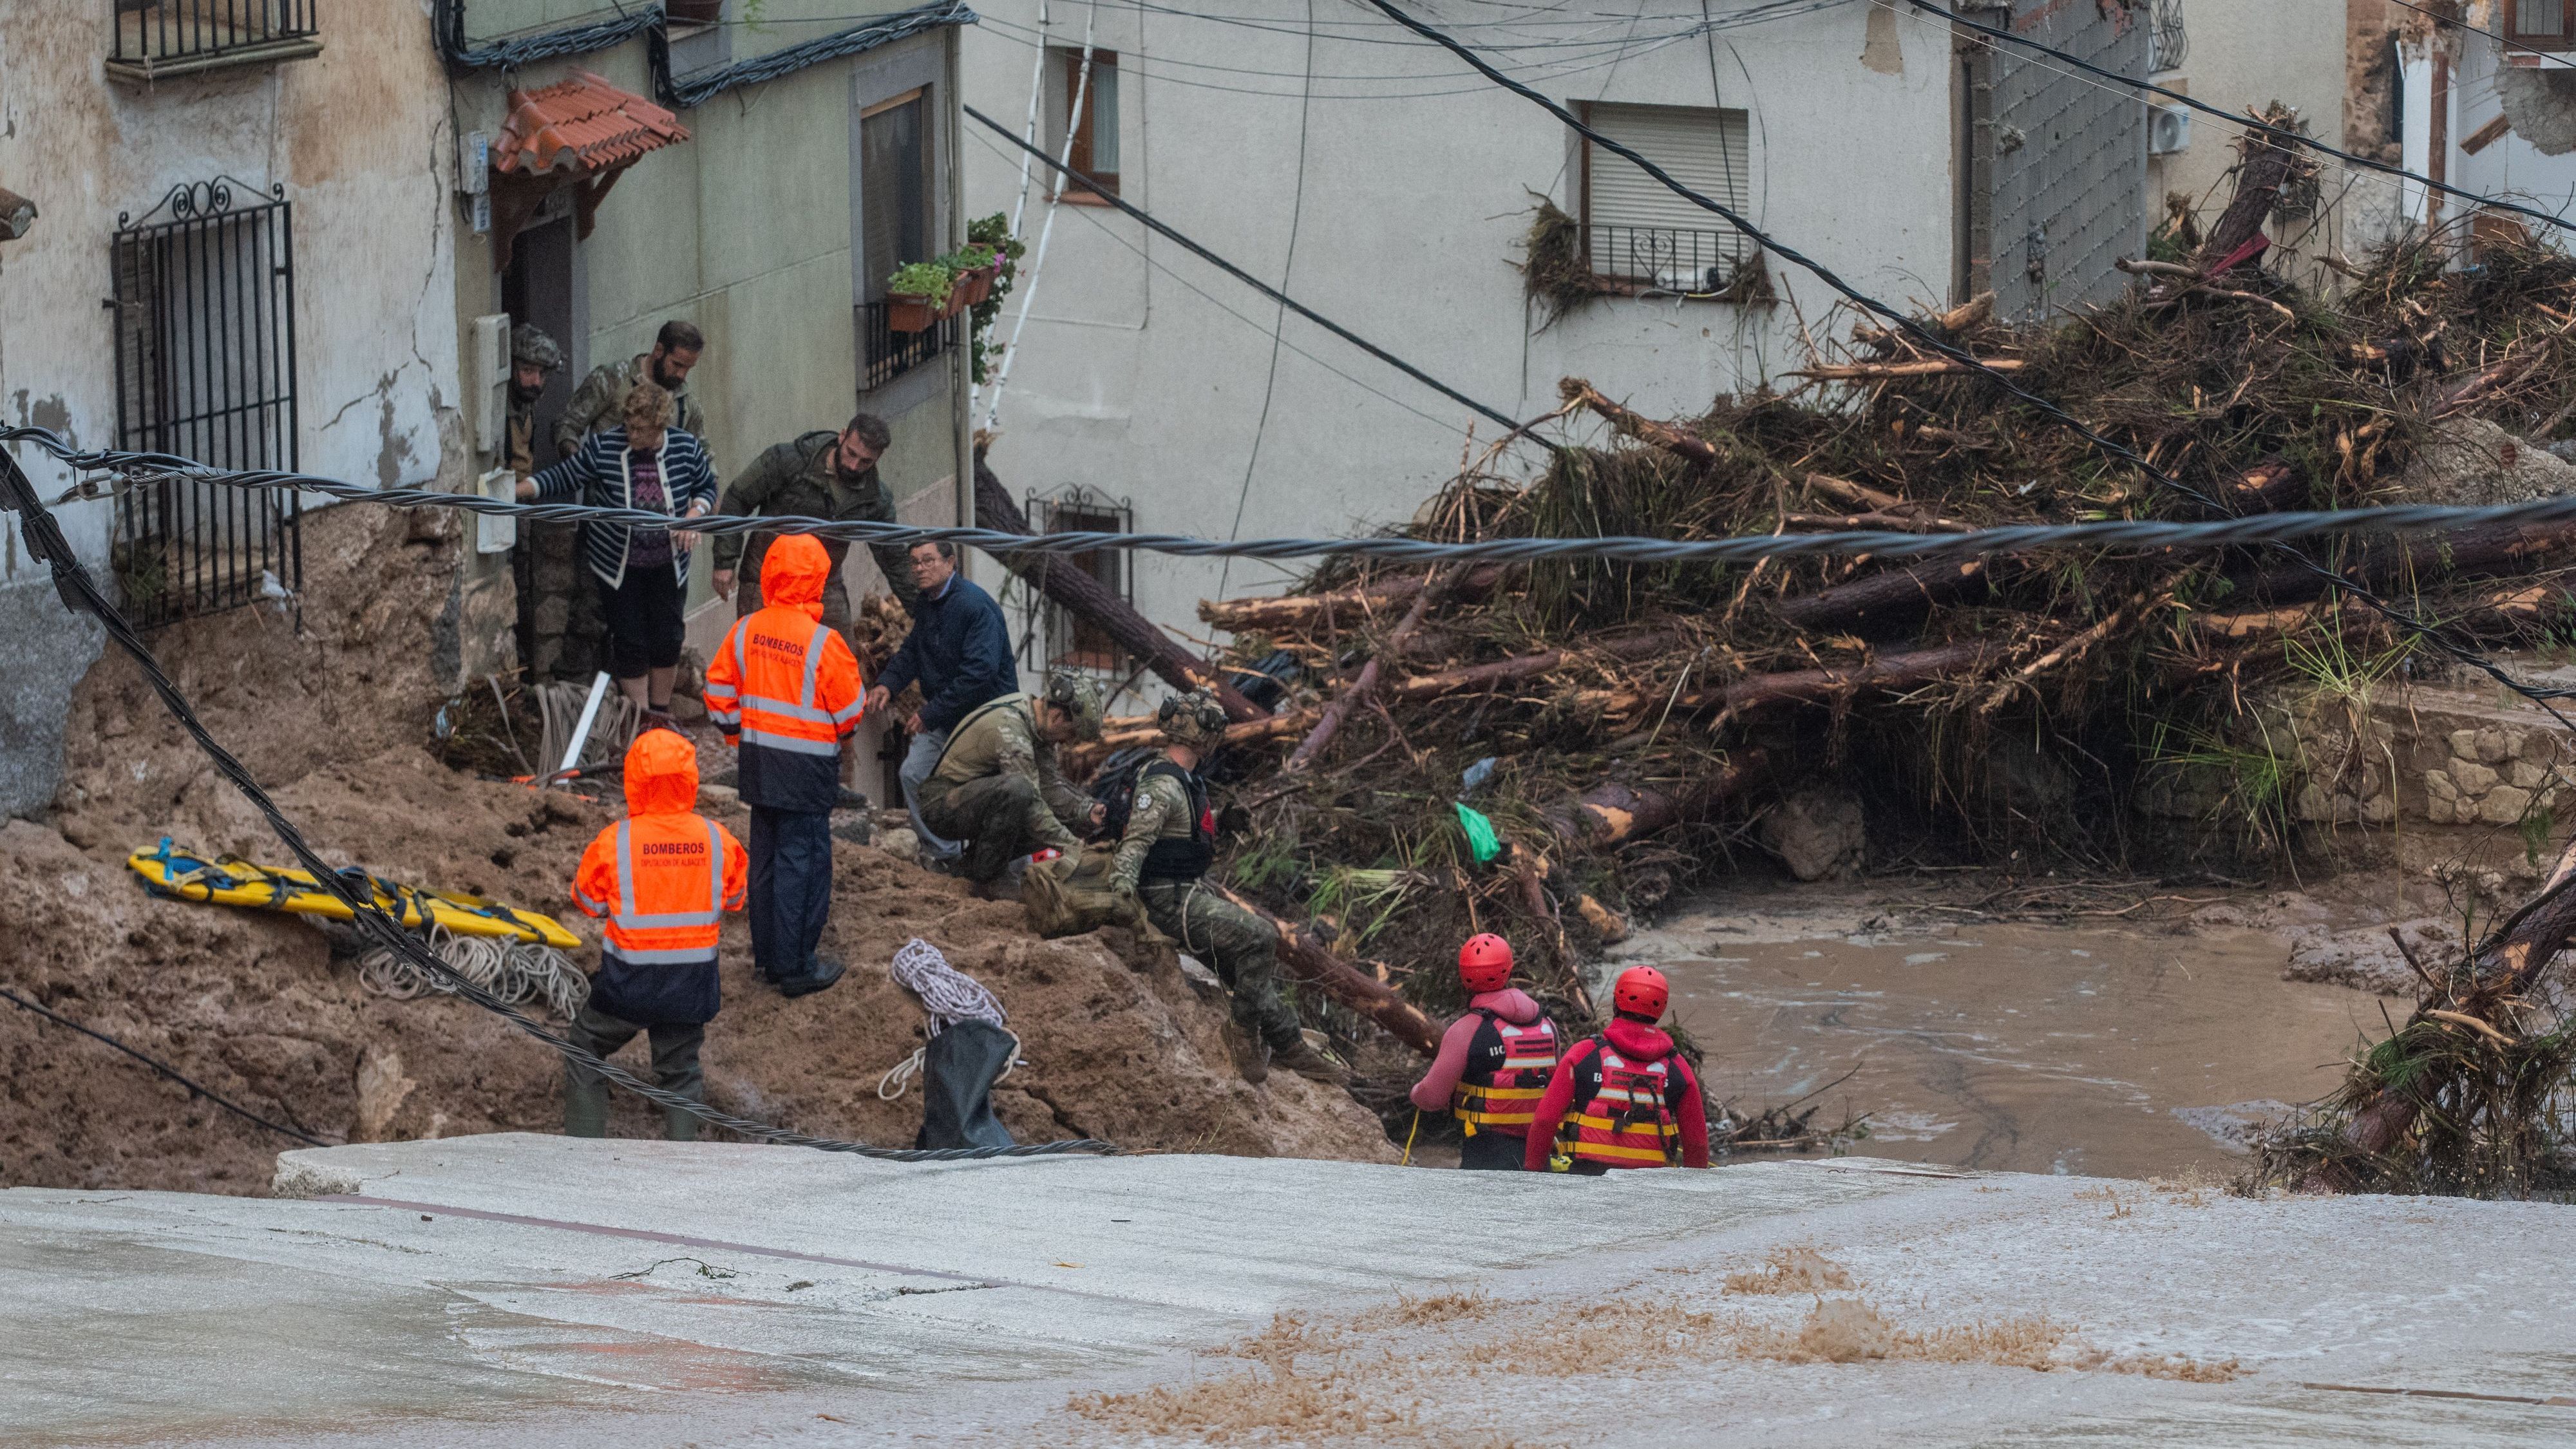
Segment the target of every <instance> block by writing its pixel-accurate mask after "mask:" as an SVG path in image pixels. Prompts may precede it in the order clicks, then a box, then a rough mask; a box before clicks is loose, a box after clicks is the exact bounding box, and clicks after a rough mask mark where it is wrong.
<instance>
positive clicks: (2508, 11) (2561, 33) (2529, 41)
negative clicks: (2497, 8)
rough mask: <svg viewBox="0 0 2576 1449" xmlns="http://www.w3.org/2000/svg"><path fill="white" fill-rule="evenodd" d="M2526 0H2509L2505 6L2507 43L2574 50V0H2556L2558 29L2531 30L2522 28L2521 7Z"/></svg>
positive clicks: (2505, 35) (2534, 48) (2575, 23)
mask: <svg viewBox="0 0 2576 1449" xmlns="http://www.w3.org/2000/svg"><path fill="white" fill-rule="evenodd" d="M2525 3H2526V0H2510V3H2509V4H2508V5H2507V6H2506V7H2505V13H2504V25H2503V32H2504V38H2505V40H2506V42H2507V43H2508V44H2511V45H2516V46H2526V47H2528V48H2530V49H2532V50H2576V0H2558V29H2557V30H2556V31H2554V32H2552V31H2533V30H2525V29H2523V28H2522V7H2523V5H2524V4H2525Z"/></svg>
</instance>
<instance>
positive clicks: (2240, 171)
mask: <svg viewBox="0 0 2576 1449" xmlns="http://www.w3.org/2000/svg"><path fill="white" fill-rule="evenodd" d="M2262 119H2263V122H2264V124H2265V125H2266V126H2267V127H2274V128H2286V127H2288V126H2290V125H2291V124H2293V123H2294V122H2296V121H2297V119H2298V118H2297V117H2296V116H2294V115H2292V114H2290V113H2289V112H2288V111H2286V110H2284V109H2282V108H2281V107H2280V106H2279V105H2277V104H2276V105H2274V106H2272V107H2270V108H2269V109H2267V110H2266V111H2265V112H2264V114H2263V118H2262ZM2239 150H2240V154H2241V155H2242V156H2243V158H2244V159H2242V160H2241V161H2239V162H2238V163H2237V167H2236V194H2235V195H2234V196H2231V197H2229V198H2228V201H2227V209H2226V210H2225V211H2222V212H2220V213H2219V214H2218V220H2217V221H2216V222H2215V223H2213V224H2212V225H2211V226H2210V228H2209V240H2208V241H2206V242H2204V243H2202V244H2201V248H2200V255H2199V257H2198V259H2197V260H2198V262H2199V264H2200V266H2199V270H2200V273H2201V275H2202V276H2204V277H2212V276H2216V275H2218V274H2220V273H2222V272H2225V271H2227V270H2230V269H2232V268H2234V267H2238V266H2242V265H2243V264H2245V263H2246V262H2248V261H2251V260H2252V259H2253V258H2254V257H2256V256H2259V255H2261V254H2262V251H2263V246H2262V245H2261V242H2262V239H2263V228H2264V227H2266V226H2268V225H2270V224H2271V220H2272V211H2273V209H2274V208H2275V207H2278V206H2279V205H2280V204H2281V189H2282V187H2284V186H2285V185H2287V184H2288V183H2289V181H2290V179H2291V177H2292V176H2293V175H2294V174H2296V173H2297V172H2298V171H2300V170H2301V169H2302V167H2303V164H2304V163H2302V162H2301V161H2300V159H2299V156H2298V153H2297V152H2296V151H2294V150H2293V149H2292V148H2290V147H2289V146H2287V145H2284V144H2282V142H2281V140H2280V133H2279V130H2278V129H2268V130H2261V131H2253V130H2249V131H2247V132H2246V133H2245V138H2244V140H2243V141H2242V142H2241V143H2240V146H2239ZM2257 300H2261V299H2257Z"/></svg>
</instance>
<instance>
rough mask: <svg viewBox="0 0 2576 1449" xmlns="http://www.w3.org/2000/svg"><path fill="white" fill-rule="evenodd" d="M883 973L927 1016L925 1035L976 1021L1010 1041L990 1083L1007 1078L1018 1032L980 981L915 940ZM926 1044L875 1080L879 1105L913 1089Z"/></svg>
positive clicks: (1013, 1066) (1015, 1062) (1016, 1056)
mask: <svg viewBox="0 0 2576 1449" xmlns="http://www.w3.org/2000/svg"><path fill="white" fill-rule="evenodd" d="M886 975H888V976H890V977H892V978H894V984H895V985H897V986H900V987H902V988H903V989H904V990H906V991H909V992H911V993H912V994H913V995H914V996H915V997H916V998H918V999H919V1000H920V1002H921V1009H922V1012H923V1014H925V1015H927V1016H928V1017H929V1018H930V1034H931V1035H932V1036H937V1035H939V1034H940V1033H941V1032H943V1031H946V1030H947V1029H948V1028H950V1027H952V1026H955V1025H956V1024H957V1023H959V1022H961V1021H980V1022H984V1023H986V1024H988V1025H990V1026H994V1027H998V1028H1000V1029H1001V1031H1002V1032H1003V1033H1004V1034H1006V1035H1008V1036H1009V1037H1010V1039H1011V1060H1010V1063H1009V1064H1008V1065H1006V1066H1004V1067H1003V1068H1002V1075H1000V1076H998V1077H995V1078H994V1079H993V1081H994V1083H995V1084H996V1085H999V1084H1000V1083H1002V1082H1004V1081H1007V1080H1009V1078H1010V1075H1011V1073H1012V1072H1014V1071H1017V1070H1018V1069H1019V1065H1020V1034H1019V1033H1018V1032H1015V1031H1012V1030H1011V1028H1010V1027H1009V1025H1008V1024H1007V1023H1008V1021H1009V1017H1010V1014H1009V1013H1008V1012H1006V1011H1004V1010H1003V1009H1002V1003H1001V1002H1000V1001H999V1000H997V999H996V998H995V997H994V995H993V993H992V992H990V991H987V990H985V989H984V983H983V982H981V981H978V980H976V979H975V978H974V977H972V976H969V975H967V974H966V973H964V972H962V971H960V970H958V969H957V968H956V967H954V966H951V965H949V964H948V958H947V957H945V956H943V955H941V954H939V948H938V947H936V946H934V945H932V944H930V943H929V942H928V941H925V940H923V939H921V938H920V937H919V936H915V937H913V938H912V939H911V940H909V941H906V942H904V943H903V945H902V947H901V948H900V949H898V950H897V951H896V952H895V953H894V960H892V961H890V962H888V963H887V964H886ZM929 1050H930V1048H929V1046H928V1044H927V1043H925V1044H923V1045H921V1046H917V1047H914V1048H913V1049H912V1055H910V1056H908V1057H905V1058H904V1059H903V1060H902V1061H899V1062H897V1063H895V1064H894V1065H893V1066H891V1067H888V1068H886V1073H885V1075H884V1076H882V1077H879V1078H877V1096H878V1097H879V1098H880V1099H881V1100H884V1101H888V1102H892V1101H896V1100H899V1099H900V1098H901V1097H902V1096H903V1094H904V1093H905V1092H907V1091H910V1090H911V1089H912V1083H913V1080H914V1079H915V1078H917V1077H919V1076H920V1075H921V1064H922V1058H923V1054H924V1053H926V1052H928V1051H929Z"/></svg>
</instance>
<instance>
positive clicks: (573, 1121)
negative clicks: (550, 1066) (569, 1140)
mask: <svg viewBox="0 0 2576 1449" xmlns="http://www.w3.org/2000/svg"><path fill="white" fill-rule="evenodd" d="M564 1135H565V1136H566V1137H605V1136H607V1135H608V1083H607V1082H606V1081H605V1080H601V1079H594V1080H592V1081H588V1082H576V1081H574V1080H573V1079H572V1076H571V1074H570V1073H566V1074H565V1076H564Z"/></svg>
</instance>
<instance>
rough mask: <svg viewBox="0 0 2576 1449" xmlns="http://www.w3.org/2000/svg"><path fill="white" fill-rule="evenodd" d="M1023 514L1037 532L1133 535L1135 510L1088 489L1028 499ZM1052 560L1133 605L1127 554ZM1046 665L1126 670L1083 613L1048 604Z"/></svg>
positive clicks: (1121, 656) (1122, 656)
mask: <svg viewBox="0 0 2576 1449" xmlns="http://www.w3.org/2000/svg"><path fill="white" fill-rule="evenodd" d="M1028 516H1029V518H1030V521H1031V522H1033V523H1034V524H1036V526H1037V530H1038V531H1039V532H1040V533H1133V532H1135V531H1136V530H1135V524H1136V511H1135V509H1134V508H1133V507H1132V506H1130V505H1129V504H1128V502H1127V501H1126V500H1125V499H1121V498H1111V497H1109V496H1107V495H1105V494H1102V493H1097V492H1094V491H1093V490H1091V489H1088V488H1083V487H1080V486H1078V485H1077V486H1075V487H1071V488H1067V489H1065V490H1063V491H1062V492H1060V493H1058V494H1057V495H1055V496H1054V497H1052V498H1032V499H1030V500H1029V508H1028ZM1055 557H1056V558H1058V559H1060V560H1062V561H1063V562H1064V563H1066V564H1069V565H1071V566H1072V567H1074V568H1077V569H1080V570H1081V571H1082V572H1084V573H1087V574H1089V575H1091V576H1092V577H1093V578H1094V579H1097V580H1099V582H1100V586H1101V587H1102V588H1104V589H1107V590H1108V591H1109V592H1110V593H1112V594H1114V595H1116V596H1117V597H1119V598H1121V599H1125V600H1128V601H1129V602H1130V603H1132V602H1134V600H1135V594H1134V591H1133V584H1134V579H1133V578H1132V577H1131V575H1130V574H1129V572H1128V568H1127V556H1126V554H1125V553H1123V552H1121V551H1120V550H1117V549H1113V548H1104V549H1090V550H1086V551H1084V552H1082V553H1062V554H1057V555H1055ZM1045 635H1046V655H1045V663H1046V664H1048V665H1050V666H1058V665H1061V666H1070V667H1073V668H1078V669H1100V670H1118V669H1123V668H1125V667H1127V666H1126V663H1125V661H1126V657H1127V656H1126V651H1124V650H1123V649H1121V648H1119V646H1118V641H1117V640H1116V639H1113V638H1111V637H1110V635H1109V631H1108V630H1106V629H1103V628H1102V627H1101V626H1100V625H1099V623H1098V622H1097V621H1095V620H1093V619H1092V618H1090V617H1089V616H1088V615H1083V614H1077V613H1075V612H1073V611H1072V610H1070V609H1066V608H1061V607H1058V606H1056V605H1053V604H1049V605H1048V606H1047V615H1046V630H1045Z"/></svg>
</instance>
